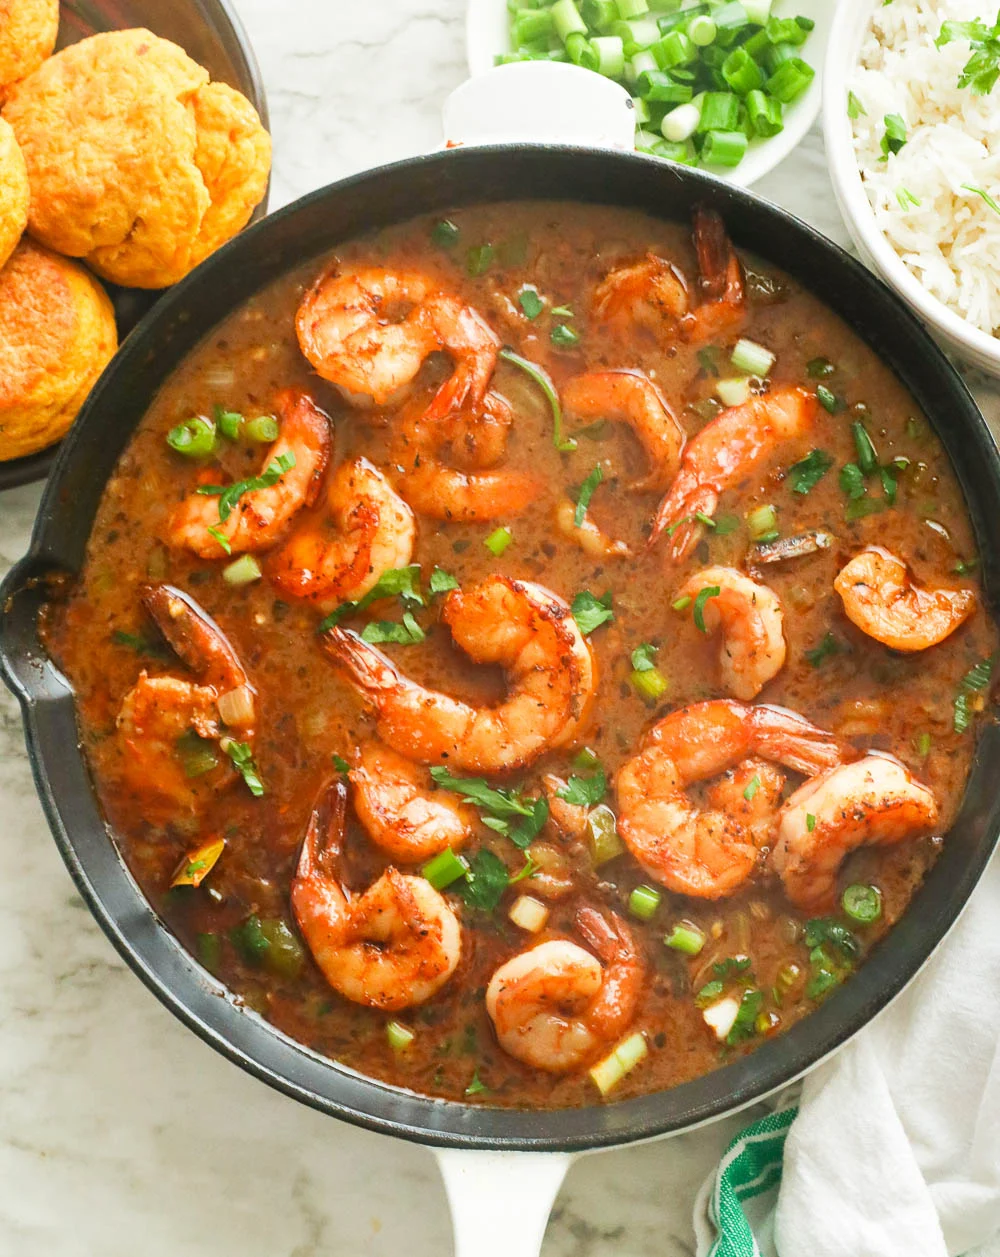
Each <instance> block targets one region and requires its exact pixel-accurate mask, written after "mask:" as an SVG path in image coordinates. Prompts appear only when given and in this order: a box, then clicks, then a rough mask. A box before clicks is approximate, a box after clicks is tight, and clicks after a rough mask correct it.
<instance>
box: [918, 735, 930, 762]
mask: <svg viewBox="0 0 1000 1257" xmlns="http://www.w3.org/2000/svg"><path fill="white" fill-rule="evenodd" d="M930 753H931V735H930V734H929V733H928V732H927V731H926V730H925V731H924V732H923V733H921V735H920V736H919V737H918V738H917V754H918V755H922V756H924V757H925V758H926V756H928V755H930Z"/></svg>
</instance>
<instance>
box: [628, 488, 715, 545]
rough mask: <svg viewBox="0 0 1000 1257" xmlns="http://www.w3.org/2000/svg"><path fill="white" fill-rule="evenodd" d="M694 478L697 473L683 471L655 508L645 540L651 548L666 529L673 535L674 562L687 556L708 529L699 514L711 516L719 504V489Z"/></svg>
mask: <svg viewBox="0 0 1000 1257" xmlns="http://www.w3.org/2000/svg"><path fill="white" fill-rule="evenodd" d="M692 480H694V477H690V478H689V477H687V476H685V475H684V473H683V472H682V473H681V475H680V476H678V477H677V480H676V481H675V482H674V487H673V488H672V489H671V490H670V492H669V493H668V494H667V496H666V497H665V498H664V499H663V501H662V503H661V504H660V509H659V510H658V511H657V512H656V518H655V520H654V521H653V531H652V532H651V533H650V536H649V540H648V541H647V542H646V549H647V550H651V549H652V548H653V546H655V545H656V543H657V541H658V540H659V539H660V537H661V536H662V535H663V534H664V533H666V534H667V536H668V538H669V539H670V550H669V557H670V561H671V562H672V563H680V562H681V561H682V560H683V559H685V558H687V556H688V555H689V554H690V553H691V551H692V550H693V549H694V548H695V546H696V545H697V544H698V541H699V539H700V537H701V535H702V533H703V532H704V531H705V528H704V525H703V524H702V523H701V521H700V520H699V519H698V518H697V516H698V515H707V516H708V517H709V518H711V517H712V516H713V515H714V514H715V508H716V507H717V506H718V505H719V495H718V492H717V491H716V490H715V489H714V488H713V487H712V486H711V485H707V484H703V485H699V484H697V483H696V482H695V483H693V484H692V483H691V481H692Z"/></svg>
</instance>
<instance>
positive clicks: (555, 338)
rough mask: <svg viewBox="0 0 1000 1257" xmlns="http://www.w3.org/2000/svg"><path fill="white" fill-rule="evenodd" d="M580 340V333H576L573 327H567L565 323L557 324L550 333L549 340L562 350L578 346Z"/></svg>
mask: <svg viewBox="0 0 1000 1257" xmlns="http://www.w3.org/2000/svg"><path fill="white" fill-rule="evenodd" d="M579 339H580V333H579V332H575V331H574V330H573V329H572V328H571V327H567V326H566V324H565V323H556V324H555V326H554V327H553V328H552V331H551V332H549V340H551V342H552V343H553V345H558V346H559V347H560V348H562V349H568V348H569V347H570V346H572V345H575V344H577V342H578V341H579Z"/></svg>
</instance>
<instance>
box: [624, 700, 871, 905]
mask: <svg viewBox="0 0 1000 1257" xmlns="http://www.w3.org/2000/svg"><path fill="white" fill-rule="evenodd" d="M846 754H847V751H846V748H844V747H842V746H841V744H840V743H838V741H837V739H836V738H835V737H834V736H833V734H831V733H827V732H826V731H825V730H823V729H818V728H816V727H815V726H814V725H811V724H809V722H808V721H807V720H804V719H803V718H802V717H801V716H798V715H796V714H795V712H791V711H787V710H786V709H785V708H782V707H763V706H756V707H754V706H750V705H748V704H745V703H737V702H733V701H731V700H728V699H715V700H713V701H711V702H706V703H695V704H693V705H691V706H689V707H682V708H680V709H679V710H677V711H674V712H671V714H670V715H669V716H666V717H664V719H663V720H661V721H659V722H658V723H657V724H656V725H654V726H653V728H652V729H651V730H650V731H649V732H648V733H647V734H646V736H645V738H644V739H643V742H642V745H641V747H640V750H639V753H638V754H637V755H635V756H633V758H632V759H630V760H628V761H626V763H625V764H623V765H622V767H621V768H620V769H619V771H618V777H617V781H616V790H617V796H618V806H619V818H618V828H619V832H620V833H621V836H622V839H623V840H624V842H625V845H626V846H627V847H628V849H629V850H630V851H631V852H632V854H633V856H635V858H636V859H637V860H638V861H639V863H640V864H641V865H642V867H643V868H644V869H645V870H646V872H647V873H649V874H650V876H651V877H654V878H656V880H657V881H659V882H662V884H663V885H664V886H666V887H667V888H668V889H669V890H672V891H675V892H676V893H677V894H681V895H693V896H695V897H698V898H704V899H721V898H723V897H724V896H726V895H731V894H732V893H733V892H734V891H735V890H736V889H737V888H738V887H740V886H741V885H743V883H744V882H745V881H746V880H747V879H748V878H749V877H750V876H751V874H752V873H753V872H754V869H755V868H756V866H757V862H758V855H759V852H758V843H759V841H760V834H759V830H758V821H760V819H761V817H760V815H759V814H758V811H757V808H759V807H766V806H769V805H771V804H773V802H774V801H776V799H777V794H778V793H780V788H781V786H780V785H779V784H778V782H777V779H776V778H775V777H773V776H771V775H770V774H769V775H767V776H766V777H765V776H764V775H762V774H760V773H759V772H757V770H756V769H752V770H750V769H747V768H746V767H745V766H744V767H743V768H741V769H740V775H739V776H738V777H737V778H736V780H743V779H744V777H745V776H746V774H747V772H748V771H749V772H750V775H751V779H752V777H753V775H756V776H757V777H758V778H759V788H758V790H757V792H756V793H755V794H753V795H752V797H751V798H750V799H745V801H746V802H748V803H750V804H751V805H754V804H756V805H757V807H753V806H752V807H751V809H749V811H748V810H747V809H744V808H742V807H735V808H734V807H733V806H732V802H733V799H732V795H733V793H734V791H733V788H732V786H730V787H729V789H728V791H726V789H725V788H723V794H722V795H719V794H718V793H716V796H715V798H716V807H715V808H710V809H708V810H701V809H699V808H698V807H697V806H696V805H695V804H694V803H693V802H692V800H691V799H690V798H689V797H688V795H687V790H688V788H689V787H690V786H692V785H694V784H695V783H696V782H699V781H706V780H708V779H709V778H711V777H715V776H717V775H718V774H720V773H723V772H725V771H726V770H727V769H729V768H735V767H736V766H737V765H743V764H744V761H746V760H747V759H748V757H750V756H759V757H761V758H762V759H765V760H768V761H771V762H775V763H779V764H782V765H784V766H785V767H786V768H792V769H794V770H795V771H796V772H801V773H816V772H819V771H821V770H822V769H825V768H831V767H833V766H834V765H836V764H839V763H841V762H842V761H843V759H844V758H845V755H846ZM747 784H748V785H749V782H748V783H747ZM781 784H783V783H781ZM744 788H746V787H744ZM757 794H761V795H763V798H762V799H761V800H760V803H759V804H758V803H757ZM720 803H721V804H723V806H724V810H718V805H719V804H720ZM765 819H766V816H765Z"/></svg>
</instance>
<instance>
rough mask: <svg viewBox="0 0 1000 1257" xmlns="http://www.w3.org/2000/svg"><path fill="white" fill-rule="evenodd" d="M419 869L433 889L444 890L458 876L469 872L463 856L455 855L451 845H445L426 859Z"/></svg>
mask: <svg viewBox="0 0 1000 1257" xmlns="http://www.w3.org/2000/svg"><path fill="white" fill-rule="evenodd" d="M420 871H421V873H423V875H424V877H425V878H426V879H427V880H428V881H429V882H430V884H431V885H432V886H433V887H434V889H435V890H444V888H445V887H446V886H450V885H451V884H452V882H457V881H458V879H459V878H460V877H465V876H466V874H467V873H468V872H469V865H468V862H467V861H466V860H465V859H464V857H462V856H460V855H456V854H455V852H454V851H452V849H451V847H446V848H445V849H444V851H440V852H438V854H437V855H436V856H434V857H433V859H430V860H428V861H427V863H426V864H425V865H424V867H423V868H422V869H421V870H420Z"/></svg>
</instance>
